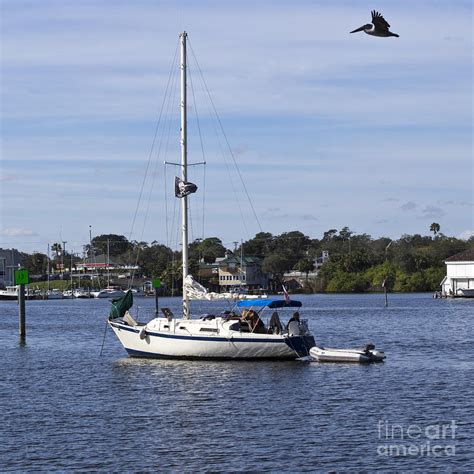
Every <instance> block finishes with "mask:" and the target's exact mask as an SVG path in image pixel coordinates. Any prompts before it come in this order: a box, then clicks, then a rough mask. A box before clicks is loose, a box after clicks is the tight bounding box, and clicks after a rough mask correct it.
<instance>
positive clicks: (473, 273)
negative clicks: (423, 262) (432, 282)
mask: <svg viewBox="0 0 474 474" xmlns="http://www.w3.org/2000/svg"><path fill="white" fill-rule="evenodd" d="M444 263H445V264H446V276H445V277H444V279H443V281H442V282H441V292H442V293H443V295H445V296H474V249H468V250H465V251H464V252H460V253H457V254H456V255H453V256H452V257H449V258H447V259H446V260H445V262H444ZM463 290H470V291H466V292H465V291H463Z"/></svg>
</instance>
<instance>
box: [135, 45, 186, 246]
mask: <svg viewBox="0 0 474 474" xmlns="http://www.w3.org/2000/svg"><path fill="white" fill-rule="evenodd" d="M178 46H179V42H178V44H177V45H176V49H175V52H174V57H173V61H172V62H171V68H170V72H169V74H168V82H167V84H166V89H165V96H164V98H163V102H162V104H161V109H160V114H159V117H158V122H157V124H156V127H155V134H154V137H153V141H152V145H151V148H150V153H149V155H148V161H147V165H146V168H145V175H144V177H143V181H142V185H141V188H140V194H139V197H138V202H137V206H136V208H135V214H134V216H133V221H132V227H131V229H130V233H129V236H128V240H131V238H132V234H133V229H134V227H135V221H136V218H137V215H138V209H139V207H140V202H141V199H142V194H143V189H144V187H145V182H146V178H147V175H148V168H149V167H150V162H151V158H152V156H153V149H154V147H155V141H156V136H157V134H158V130H159V126H160V122H161V116H162V113H163V107H164V104H165V101H166V96H167V92H168V86H169V83H170V80H171V77H172V72H173V65H174V63H175V61H176V56H177V54H178Z"/></svg>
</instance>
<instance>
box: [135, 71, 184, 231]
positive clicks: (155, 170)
mask: <svg viewBox="0 0 474 474" xmlns="http://www.w3.org/2000/svg"><path fill="white" fill-rule="evenodd" d="M174 77H176V76H174ZM170 102H171V100H168V104H169V103H170ZM165 116H166V115H165ZM168 139H169V136H168ZM162 147H163V134H162V135H161V140H160V142H159V145H158V152H157V155H156V160H155V166H154V169H153V173H152V179H151V185H150V191H149V193H148V202H147V207H146V211H145V216H144V219H143V227H142V233H141V236H140V240H143V236H144V234H145V227H146V222H147V218H148V213H149V211H150V205H151V198H152V196H153V189H154V187H155V180H156V175H157V171H158V162H159V157H160V155H161V150H162Z"/></svg>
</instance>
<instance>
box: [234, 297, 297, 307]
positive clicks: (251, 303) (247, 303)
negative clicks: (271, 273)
mask: <svg viewBox="0 0 474 474" xmlns="http://www.w3.org/2000/svg"><path fill="white" fill-rule="evenodd" d="M302 305H303V303H301V301H295V300H290V301H288V302H286V301H285V300H270V299H263V298H262V299H258V300H241V301H238V302H237V304H236V306H237V307H238V308H256V307H258V308H264V307H268V308H272V309H274V308H301V306H302Z"/></svg>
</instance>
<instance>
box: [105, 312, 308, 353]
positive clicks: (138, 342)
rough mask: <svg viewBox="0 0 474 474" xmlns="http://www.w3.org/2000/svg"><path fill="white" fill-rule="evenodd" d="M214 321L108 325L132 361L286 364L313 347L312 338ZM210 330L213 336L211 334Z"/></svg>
mask: <svg viewBox="0 0 474 474" xmlns="http://www.w3.org/2000/svg"><path fill="white" fill-rule="evenodd" d="M218 319H219V320H218V321H211V322H209V323H210V324H207V322H203V321H201V320H173V321H171V322H170V321H168V320H167V319H164V318H156V319H155V320H153V321H151V322H150V323H148V325H146V326H145V325H139V326H129V325H127V324H124V323H123V322H117V321H110V322H109V324H110V326H111V327H112V329H113V330H114V332H115V334H116V336H117V337H118V338H119V340H120V342H121V343H122V344H123V346H124V347H125V349H126V350H127V352H128V353H129V355H130V356H136V357H157V358H170V357H171V358H199V359H286V360H288V359H296V358H298V357H303V356H307V355H308V354H309V348H310V347H311V346H312V345H314V339H313V337H312V336H288V335H275V334H256V333H245V332H242V333H241V332H239V331H231V330H228V329H226V328H225V326H226V322H224V323H222V321H220V318H218ZM164 326H168V328H166V329H165V328H164ZM193 326H194V327H193ZM181 327H186V329H180V328H181ZM202 328H205V330H204V331H201V329H202ZM210 330H215V331H216V332H214V333H212V334H211V333H210Z"/></svg>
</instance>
